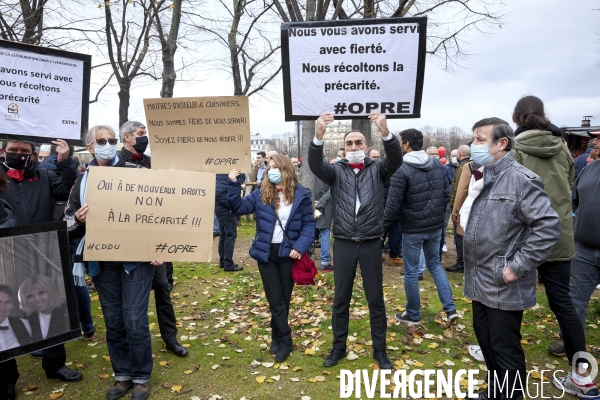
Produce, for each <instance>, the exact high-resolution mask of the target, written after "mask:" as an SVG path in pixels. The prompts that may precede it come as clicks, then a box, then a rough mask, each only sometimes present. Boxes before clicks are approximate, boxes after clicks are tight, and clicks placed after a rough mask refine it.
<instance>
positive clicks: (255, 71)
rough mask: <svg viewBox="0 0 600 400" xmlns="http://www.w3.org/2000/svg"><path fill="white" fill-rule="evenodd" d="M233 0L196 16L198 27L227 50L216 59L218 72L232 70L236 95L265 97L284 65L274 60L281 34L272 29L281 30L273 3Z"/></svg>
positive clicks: (254, 0)
mask: <svg viewBox="0 0 600 400" xmlns="http://www.w3.org/2000/svg"><path fill="white" fill-rule="evenodd" d="M230 1H231V2H230V3H225V2H224V1H220V2H219V4H220V6H221V8H220V10H217V12H201V13H200V12H196V13H194V15H195V16H196V17H197V21H196V28H197V29H199V30H201V31H203V32H206V33H208V34H210V35H211V40H214V39H217V43H218V44H219V45H220V46H221V47H222V48H225V49H226V51H227V56H226V57H217V58H216V61H217V64H216V65H217V67H216V69H217V70H222V69H223V68H222V67H226V68H227V69H228V70H229V72H230V76H231V78H232V81H233V95H234V96H242V95H245V96H252V95H254V94H257V93H259V95H263V94H264V93H265V89H266V87H267V85H268V84H269V83H271V82H272V81H273V79H275V77H277V75H278V74H279V71H281V65H280V64H279V63H276V61H275V59H276V56H277V55H278V53H279V49H280V47H281V46H280V44H279V40H278V39H277V40H274V39H273V38H277V37H278V31H276V30H273V27H277V28H278V25H277V24H275V23H274V22H276V14H275V13H274V12H273V2H272V1H265V2H260V3H259V2H257V1H256V0H230ZM211 6H213V5H212V4H211ZM211 11H212V10H211ZM190 14H192V13H190ZM202 22H203V23H204V24H201V23H202ZM270 29H271V30H270Z"/></svg>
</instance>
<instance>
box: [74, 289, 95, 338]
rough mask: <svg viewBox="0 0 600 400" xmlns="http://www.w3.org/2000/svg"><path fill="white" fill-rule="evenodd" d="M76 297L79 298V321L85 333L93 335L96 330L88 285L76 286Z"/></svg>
mask: <svg viewBox="0 0 600 400" xmlns="http://www.w3.org/2000/svg"><path fill="white" fill-rule="evenodd" d="M75 298H76V299H77V312H78V313H79V323H80V324H81V330H82V331H83V334H84V335H88V336H89V335H92V334H93V333H94V332H95V329H94V322H93V321H92V303H91V302H90V291H89V289H88V287H87V285H86V286H75Z"/></svg>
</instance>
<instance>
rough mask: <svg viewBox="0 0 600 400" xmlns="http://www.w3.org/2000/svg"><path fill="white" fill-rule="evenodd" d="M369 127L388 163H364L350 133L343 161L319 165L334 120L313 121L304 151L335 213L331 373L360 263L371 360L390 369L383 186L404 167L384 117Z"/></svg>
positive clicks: (340, 354)
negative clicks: (313, 129) (377, 136)
mask: <svg viewBox="0 0 600 400" xmlns="http://www.w3.org/2000/svg"><path fill="white" fill-rule="evenodd" d="M369 119H370V121H371V123H375V124H377V129H379V131H380V132H381V135H382V137H383V147H384V148H385V154H386V157H384V158H381V159H378V160H374V159H372V158H368V157H366V154H365V152H366V151H367V149H368V146H367V143H366V140H365V137H364V135H363V134H362V133H361V132H359V131H357V130H352V131H350V132H348V133H347V134H346V137H345V138H344V142H345V150H346V158H344V159H342V160H340V161H339V162H337V163H334V164H329V163H327V162H326V161H325V160H324V159H323V135H324V134H325V129H326V128H327V125H329V124H330V123H332V122H333V121H334V118H333V115H331V114H330V113H323V114H321V116H320V117H319V119H317V131H316V135H315V138H314V139H313V142H312V143H311V145H310V148H309V150H308V165H309V167H310V170H311V171H312V172H313V173H314V174H315V175H316V176H317V177H318V178H319V179H321V180H322V181H323V182H325V183H326V184H328V185H329V186H330V187H331V198H332V200H333V204H334V207H335V209H336V213H335V216H334V220H333V237H334V238H335V242H334V247H333V263H334V265H335V269H334V275H333V280H334V283H335V296H334V300H333V311H332V325H333V336H334V339H333V350H331V353H330V354H329V357H328V358H327V359H326V360H325V362H324V363H323V365H324V366H325V367H331V366H334V365H336V364H337V363H338V362H339V361H340V360H341V359H342V358H344V357H345V356H346V339H347V337H348V321H349V308H350V300H351V298H352V286H353V284H354V278H355V276H356V267H357V264H358V263H360V269H361V275H362V278H363V284H364V288H365V295H366V297H367V302H368V304H369V313H370V316H371V337H372V339H373V350H374V353H373V358H374V359H375V360H376V361H377V363H378V364H379V366H380V368H381V369H391V368H392V363H391V362H390V360H389V358H388V356H387V353H386V344H385V333H386V330H387V319H386V315H385V304H384V302H383V276H382V265H381V248H382V241H381V235H382V234H383V231H382V230H383V226H382V221H383V209H384V206H385V203H384V188H383V183H384V182H385V181H386V180H388V179H390V178H391V176H392V175H393V174H394V172H396V170H397V169H398V168H399V167H400V165H401V164H402V151H401V150H400V145H399V143H398V139H396V138H395V137H394V136H392V134H391V133H390V131H389V129H388V127H387V123H386V118H385V115H383V114H379V113H373V114H371V115H369Z"/></svg>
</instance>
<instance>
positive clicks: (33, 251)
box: [0, 221, 81, 362]
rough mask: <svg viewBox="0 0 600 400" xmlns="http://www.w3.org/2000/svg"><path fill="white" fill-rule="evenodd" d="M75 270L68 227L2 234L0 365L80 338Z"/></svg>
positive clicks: (22, 229)
mask: <svg viewBox="0 0 600 400" xmlns="http://www.w3.org/2000/svg"><path fill="white" fill-rule="evenodd" d="M71 268H72V267H71V260H70V253H69V238H68V236H67V226H66V224H65V223H64V222H62V221H61V222H52V223H46V224H36V225H26V226H18V227H13V228H4V229H0V303H1V304H2V307H1V308H0V329H1V330H2V334H0V362H2V361H6V360H9V359H11V358H15V357H17V356H21V355H23V354H27V353H31V352H33V351H37V350H41V349H45V348H47V347H50V346H56V345H57V344H60V343H64V342H67V341H70V340H74V339H78V338H80V337H81V330H80V328H79V317H78V314H77V304H76V300H75V291H74V289H73V285H74V284H73V275H72V273H71ZM40 290H41V291H43V292H44V293H45V294H46V296H45V297H42V298H41V299H40V298H36V296H35V293H38V292H39V291H40ZM40 313H43V314H46V315H48V314H50V321H46V322H47V323H48V325H49V327H48V330H47V332H46V331H44V330H42V329H41V324H40Z"/></svg>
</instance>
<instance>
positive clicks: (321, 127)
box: [308, 113, 335, 186]
mask: <svg viewBox="0 0 600 400" xmlns="http://www.w3.org/2000/svg"><path fill="white" fill-rule="evenodd" d="M333 120H334V118H333V115H331V114H330V113H323V114H321V116H320V117H319V118H318V119H317V130H316V133H315V137H314V139H313V141H312V142H311V144H310V146H309V147H308V167H309V168H310V170H311V171H312V173H313V174H315V176H316V177H317V178H319V179H320V180H322V181H323V182H325V183H326V184H328V185H329V186H331V184H332V183H333V181H334V179H335V168H334V166H333V165H331V164H329V163H328V162H326V161H325V160H323V136H324V135H325V129H327V125H329V124H330V123H332V122H333Z"/></svg>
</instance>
